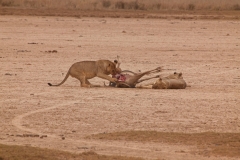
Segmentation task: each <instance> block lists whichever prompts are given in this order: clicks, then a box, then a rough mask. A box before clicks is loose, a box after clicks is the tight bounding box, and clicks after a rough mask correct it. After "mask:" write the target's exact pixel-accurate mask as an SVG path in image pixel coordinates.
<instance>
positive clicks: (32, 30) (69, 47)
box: [0, 15, 240, 160]
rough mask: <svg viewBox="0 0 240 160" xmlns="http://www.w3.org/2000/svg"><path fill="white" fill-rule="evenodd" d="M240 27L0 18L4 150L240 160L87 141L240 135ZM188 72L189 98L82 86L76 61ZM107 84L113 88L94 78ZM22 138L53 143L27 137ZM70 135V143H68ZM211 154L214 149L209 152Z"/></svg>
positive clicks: (0, 137) (184, 148) (177, 147)
mask: <svg viewBox="0 0 240 160" xmlns="http://www.w3.org/2000/svg"><path fill="white" fill-rule="evenodd" d="M239 28H240V21H239V20H234V19H233V20H201V19H199V20H177V19H171V18H170V19H144V18H140V19H138V18H87V17H85V18H76V17H48V16H46V17H44V16H7V15H6V16H0V62H1V63H0V68H1V69H0V75H1V76H0V104H1V106H0V143H2V144H17V145H27V146H36V147H41V148H53V149H58V150H64V151H70V152H74V153H80V152H83V151H94V152H96V153H99V154H105V155H124V156H134V157H142V158H146V159H155V158H158V159H167V160H177V159H185V160H186V159H199V160H205V159H207V160H217V159H237V158H238V157H224V156H221V157H219V156H215V155H212V154H210V153H208V154H206V155H204V154H196V153H195V151H196V150H198V148H197V147H196V146H194V145H181V144H169V143H160V142H139V141H124V140H119V141H117V140H101V139H99V140H97V139H86V138H85V137H86V136H89V135H92V134H98V133H112V132H120V131H130V130H135V131H136V130H141V131H158V132H180V133H201V132H219V133H225V132H228V133H239V132H240V117H239V115H240V108H239V106H240V100H239V98H240V66H239V64H240V29H239ZM117 55H119V56H120V57H121V58H122V69H129V70H132V71H135V72H138V71H139V70H141V71H145V70H149V69H153V68H156V67H158V66H163V67H164V68H165V69H172V70H165V71H163V72H162V73H161V74H162V75H168V74H169V73H172V72H174V71H177V72H182V73H183V77H184V79H185V80H186V82H187V83H188V84H189V85H191V87H187V88H186V89H185V90H151V89H118V88H106V87H105V88H104V87H100V88H80V87H79V81H77V80H76V79H73V78H71V77H70V78H69V79H68V80H67V81H66V82H65V83H64V84H63V85H62V86H60V87H49V86H48V85H47V83H48V82H51V83H54V84H55V83H59V82H60V81H62V79H63V78H64V76H65V74H66V72H67V71H68V69H69V67H70V66H71V65H72V64H73V63H74V62H77V61H83V60H98V59H110V60H114V59H115V58H116V56H117ZM90 81H91V82H92V83H93V84H100V85H102V86H103V82H104V81H105V80H103V79H100V78H94V79H92V80H90ZM105 82H106V81H105ZM23 134H37V135H40V136H42V135H47V137H43V138H39V137H22V135H23ZM63 137H64V138H63ZM206 150H207V149H206Z"/></svg>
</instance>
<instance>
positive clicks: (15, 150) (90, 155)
mask: <svg viewBox="0 0 240 160" xmlns="http://www.w3.org/2000/svg"><path fill="white" fill-rule="evenodd" d="M43 159H44V160H58V159H67V160H79V159H84V160H116V159H118V160H142V159H141V158H133V157H124V156H105V155H99V154H97V153H95V152H92V151H90V152H83V153H81V154H73V153H69V152H63V151H57V150H50V149H41V148H36V147H28V146H9V145H3V144H0V160H43Z"/></svg>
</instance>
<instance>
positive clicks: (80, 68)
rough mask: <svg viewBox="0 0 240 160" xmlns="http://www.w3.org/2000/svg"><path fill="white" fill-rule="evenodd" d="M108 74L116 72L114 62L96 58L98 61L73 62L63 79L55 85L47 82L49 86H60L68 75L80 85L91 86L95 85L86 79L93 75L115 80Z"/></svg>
mask: <svg viewBox="0 0 240 160" xmlns="http://www.w3.org/2000/svg"><path fill="white" fill-rule="evenodd" d="M109 74H112V75H115V74H116V64H115V63H113V62H111V61H109V60H98V61H82V62H77V63H74V64H73V65H72V66H71V67H70V68H69V70H68V72H67V75H66V76H65V78H64V79H63V81H62V82H61V83H59V84H57V85H52V84H51V83H48V85H49V86H60V85H61V84H63V83H64V82H65V81H66V80H67V78H68V77H69V75H70V76H72V77H74V78H77V79H78V80H79V81H80V83H81V87H92V86H97V85H92V84H91V83H90V82H89V81H88V79H91V78H93V77H99V78H103V79H106V80H109V81H110V82H116V81H117V79H116V78H111V77H110V76H108V75H109Z"/></svg>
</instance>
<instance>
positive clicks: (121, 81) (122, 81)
mask: <svg viewBox="0 0 240 160" xmlns="http://www.w3.org/2000/svg"><path fill="white" fill-rule="evenodd" d="M117 58H118V60H115V61H114V62H115V63H116V65H117V74H116V75H113V77H114V78H116V79H117V80H118V81H117V82H114V83H112V82H110V84H109V85H110V86H112V87H119V88H135V86H136V84H138V83H140V82H143V81H146V80H149V79H152V78H158V77H159V76H154V77H151V78H145V79H141V80H140V78H142V77H143V76H144V75H146V74H151V73H158V72H160V71H161V67H157V68H156V69H153V70H149V71H146V72H142V73H134V72H132V71H128V70H125V71H122V70H121V68H120V64H121V63H120V60H119V56H118V57H117ZM128 73H131V74H128Z"/></svg>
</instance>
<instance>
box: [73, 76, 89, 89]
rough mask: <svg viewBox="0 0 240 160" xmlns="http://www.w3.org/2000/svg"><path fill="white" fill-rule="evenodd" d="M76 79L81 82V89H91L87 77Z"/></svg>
mask: <svg viewBox="0 0 240 160" xmlns="http://www.w3.org/2000/svg"><path fill="white" fill-rule="evenodd" d="M76 78H77V79H78V80H79V81H80V86H81V87H86V88H89V87H91V84H90V82H89V81H88V80H87V79H86V77H85V76H77V77H76Z"/></svg>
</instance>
